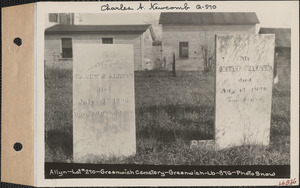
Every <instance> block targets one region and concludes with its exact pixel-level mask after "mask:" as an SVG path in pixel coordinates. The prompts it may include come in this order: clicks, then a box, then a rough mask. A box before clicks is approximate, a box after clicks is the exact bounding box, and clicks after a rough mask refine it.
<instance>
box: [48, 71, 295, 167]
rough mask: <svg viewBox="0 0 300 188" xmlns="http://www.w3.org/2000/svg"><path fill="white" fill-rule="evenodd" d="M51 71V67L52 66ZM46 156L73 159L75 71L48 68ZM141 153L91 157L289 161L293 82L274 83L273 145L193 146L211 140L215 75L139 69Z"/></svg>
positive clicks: (158, 161)
mask: <svg viewBox="0 0 300 188" xmlns="http://www.w3.org/2000/svg"><path fill="white" fill-rule="evenodd" d="M50 71H51V72H50ZM45 75H46V78H45V95H46V96H45V127H46V147H45V148H46V156H45V157H46V158H45V160H46V162H72V139H73V138H72V71H70V70H69V71H68V70H46V72H45ZM135 103H136V136H137V153H136V155H135V156H132V157H128V158H125V159H124V158H118V157H114V156H112V157H110V158H100V157H99V158H95V159H92V160H91V161H90V162H91V163H105V164H122V163H125V164H155V165H283V164H290V115H289V114H290V82H289V78H285V79H282V80H281V81H280V83H279V84H277V85H275V86H274V89H273V101H272V103H273V104H272V115H271V137H270V146H269V147H266V146H257V145H246V146H240V147H234V148H231V149H225V150H221V151H215V150H210V149H209V148H195V149H190V141H191V140H212V139H213V133H214V76H213V75H212V74H211V73H206V74H203V73H202V72H178V73H177V77H172V75H171V73H170V72H162V71H146V72H135Z"/></svg>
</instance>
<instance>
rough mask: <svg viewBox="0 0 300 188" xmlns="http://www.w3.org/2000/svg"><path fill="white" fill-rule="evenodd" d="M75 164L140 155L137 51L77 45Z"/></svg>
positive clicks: (75, 47) (74, 50)
mask: <svg viewBox="0 0 300 188" xmlns="http://www.w3.org/2000/svg"><path fill="white" fill-rule="evenodd" d="M73 52H74V53H73V54H74V58H73V59H74V61H73V160H74V162H76V163H94V162H97V160H99V159H107V158H109V157H120V158H123V157H128V156H131V155H134V154H135V152H136V135H135V102H134V62H133V46H132V45H124V44H122V45H114V44H113V45H112V44H109V45H105V44H76V43H75V44H74V45H73Z"/></svg>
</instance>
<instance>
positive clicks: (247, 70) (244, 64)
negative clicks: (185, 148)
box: [215, 35, 275, 149]
mask: <svg viewBox="0 0 300 188" xmlns="http://www.w3.org/2000/svg"><path fill="white" fill-rule="evenodd" d="M274 45H275V36H274V35H217V36H216V90H215V91H216V98H215V100H216V104H215V143H216V148H217V149H224V148H230V147H233V146H240V145H247V144H257V145H268V144H269V139H270V121H271V102H272V85H273V64H274Z"/></svg>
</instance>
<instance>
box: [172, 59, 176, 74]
mask: <svg viewBox="0 0 300 188" xmlns="http://www.w3.org/2000/svg"><path fill="white" fill-rule="evenodd" d="M175 62H176V61H175V53H173V64H172V74H173V77H176V66H175Z"/></svg>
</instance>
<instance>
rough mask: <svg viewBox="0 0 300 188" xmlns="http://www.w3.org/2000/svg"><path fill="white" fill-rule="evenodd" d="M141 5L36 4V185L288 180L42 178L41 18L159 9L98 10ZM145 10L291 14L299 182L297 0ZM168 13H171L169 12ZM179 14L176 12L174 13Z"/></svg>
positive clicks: (294, 167)
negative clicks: (283, 12)
mask: <svg viewBox="0 0 300 188" xmlns="http://www.w3.org/2000/svg"><path fill="white" fill-rule="evenodd" d="M139 3H140V2H124V1H123V2H59V3H58V2H53V3H48V2H47V3H45V2H39V3H37V9H36V10H37V12H36V18H37V22H36V23H37V32H36V33H37V34H36V38H37V46H36V52H37V58H36V59H37V60H36V68H37V72H36V77H35V79H36V80H35V82H36V89H37V90H36V96H37V104H38V105H37V109H36V120H37V122H36V125H35V130H36V140H35V143H36V153H35V157H36V173H35V174H36V176H35V177H36V179H35V180H36V184H35V186H47V187H56V186H149V185H152V186H212V185H218V186H224V185H226V186H228V185H232V186H233V185H239V186H240V185H245V186H255V185H262V186H267V185H278V184H279V181H281V180H287V179H102V178H101V179H44V155H45V148H44V107H45V104H44V28H45V27H44V24H45V23H44V21H45V20H44V18H45V15H46V14H48V13H51V12H75V13H99V14H103V13H136V12H140V13H142V12H143V13H146V12H160V10H152V11H149V10H144V11H110V12H103V11H101V9H100V7H101V6H102V5H104V4H110V5H111V6H113V5H115V6H118V5H120V4H124V6H131V7H136V8H137V7H138V6H139ZM141 3H142V4H143V5H144V6H145V7H150V3H159V5H161V6H167V5H169V6H170V5H172V6H176V5H177V6H182V5H183V4H184V3H188V5H189V6H190V7H191V9H190V10H189V11H193V12H200V11H202V12H204V10H197V9H196V8H195V6H196V4H203V5H205V4H215V5H217V9H215V10H206V11H205V12H208V11H209V12H256V11H260V12H262V11H274V12H276V11H286V12H291V14H292V26H291V28H292V40H291V41H292V44H291V49H292V51H291V53H292V58H291V63H292V68H291V78H292V82H291V86H292V87H291V109H292V110H291V148H292V150H291V162H290V164H291V178H296V181H297V184H298V182H299V179H298V177H299V174H298V173H299V126H298V125H299V108H298V107H299V106H298V105H299V54H298V52H299V38H298V36H299V4H298V1H273V2H272V1H252V2H249V1H225V2H214V1H204V2H203V1H202V2H201V1H199V2H194V1H193V2H189V1H181V2H178V1H176V2H141ZM169 12H171V11H169ZM173 12H178V11H176V10H175V11H173Z"/></svg>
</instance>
